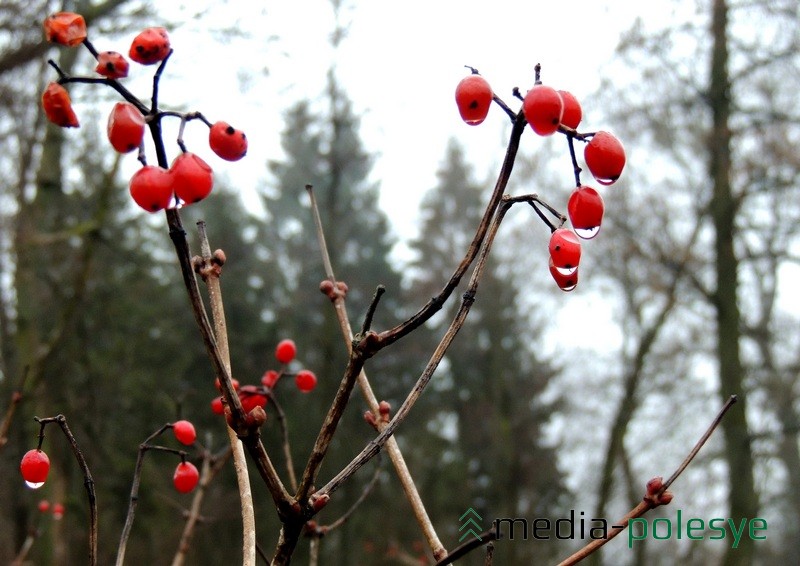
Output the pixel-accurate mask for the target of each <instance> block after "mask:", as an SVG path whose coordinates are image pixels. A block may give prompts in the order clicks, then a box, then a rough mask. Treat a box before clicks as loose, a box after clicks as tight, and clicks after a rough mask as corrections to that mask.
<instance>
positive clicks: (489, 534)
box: [436, 529, 497, 566]
mask: <svg viewBox="0 0 800 566" xmlns="http://www.w3.org/2000/svg"><path fill="white" fill-rule="evenodd" d="M494 540H497V529H489V530H488V531H484V532H482V533H481V534H480V536H477V537H475V538H473V539H471V540H468V541H467V542H465V543H464V544H462V545H460V546H457V547H456V548H454V549H453V551H452V552H451V553H450V554H448V555H447V556H446V557H445V558H444V559H443V560H440V561H439V562H437V563H436V566H445V565H446V564H452V563H453V562H455V561H456V560H458V559H459V558H463V557H464V556H466V555H467V554H469V553H470V552H472V551H473V550H475V549H476V548H480V547H482V546H484V545H488V546H487V548H486V552H487V555H488V554H489V548H492V550H494V545H493V544H492V541H494Z"/></svg>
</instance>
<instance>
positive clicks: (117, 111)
mask: <svg viewBox="0 0 800 566" xmlns="http://www.w3.org/2000/svg"><path fill="white" fill-rule="evenodd" d="M106 130H107V133H108V140H109V141H110V142H111V146H112V147H113V148H114V149H116V150H117V151H118V152H120V153H128V152H130V151H133V150H134V149H137V148H138V147H139V146H140V145H142V139H143V138H144V116H142V113H141V112H139V110H138V108H136V107H135V106H134V105H133V104H131V103H130V102H117V103H116V104H115V105H114V108H113V109H112V110H111V114H109V115H108V127H107V128H106Z"/></svg>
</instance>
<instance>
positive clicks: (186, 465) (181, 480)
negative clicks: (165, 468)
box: [172, 462, 200, 493]
mask: <svg viewBox="0 0 800 566" xmlns="http://www.w3.org/2000/svg"><path fill="white" fill-rule="evenodd" d="M198 481H200V472H198V471H197V467H195V465H194V464H192V463H191V462H181V463H180V464H178V467H177V468H175V474H174V475H173V476H172V483H173V485H174V486H175V489H177V490H178V492H179V493H189V492H190V491H192V490H193V489H194V488H195V486H197V482H198Z"/></svg>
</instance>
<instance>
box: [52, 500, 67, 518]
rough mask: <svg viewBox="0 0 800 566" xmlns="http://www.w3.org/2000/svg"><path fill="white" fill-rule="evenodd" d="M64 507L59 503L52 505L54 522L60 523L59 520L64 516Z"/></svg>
mask: <svg viewBox="0 0 800 566" xmlns="http://www.w3.org/2000/svg"><path fill="white" fill-rule="evenodd" d="M64 511H65V509H64V506H63V505H62V504H61V503H56V504H55V505H53V519H55V520H56V521H60V520H61V518H62V517H63V516H64Z"/></svg>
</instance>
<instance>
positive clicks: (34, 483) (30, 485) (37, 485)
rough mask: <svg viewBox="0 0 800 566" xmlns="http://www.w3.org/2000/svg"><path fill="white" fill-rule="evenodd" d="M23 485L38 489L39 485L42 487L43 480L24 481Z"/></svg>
mask: <svg viewBox="0 0 800 566" xmlns="http://www.w3.org/2000/svg"><path fill="white" fill-rule="evenodd" d="M25 485H27V486H28V487H29V488H31V489H39V488H40V487H42V486H43V485H44V482H43V481H39V482H32V481H26V482H25Z"/></svg>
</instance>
